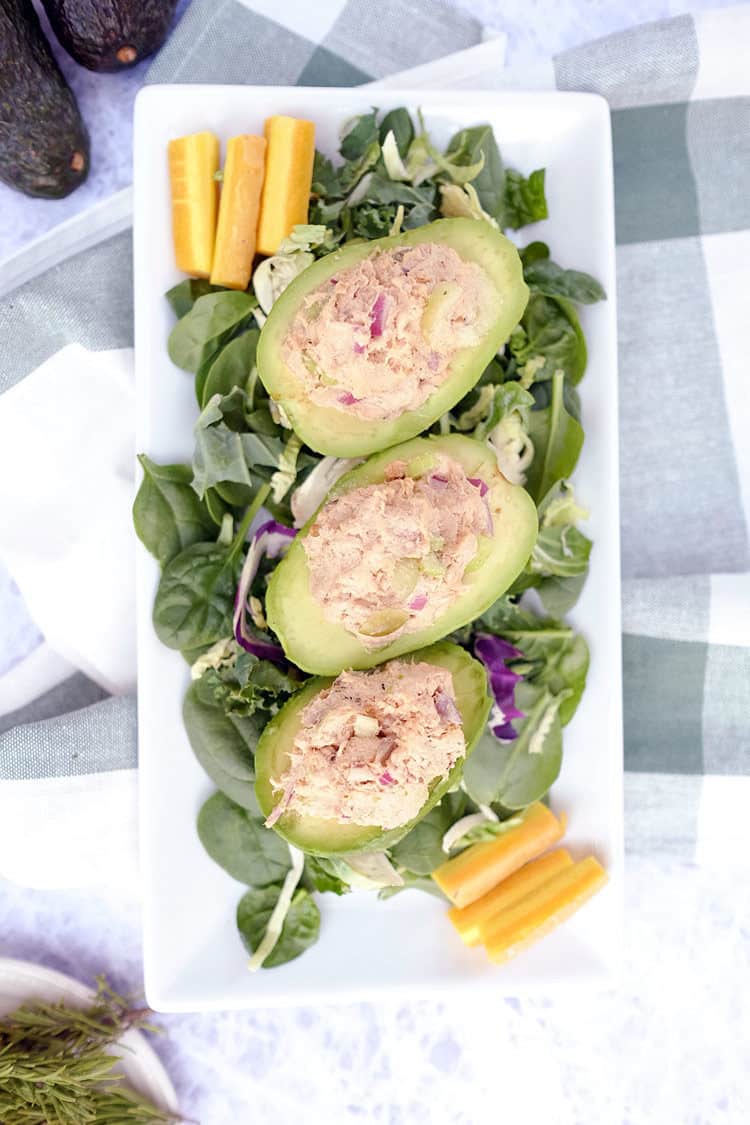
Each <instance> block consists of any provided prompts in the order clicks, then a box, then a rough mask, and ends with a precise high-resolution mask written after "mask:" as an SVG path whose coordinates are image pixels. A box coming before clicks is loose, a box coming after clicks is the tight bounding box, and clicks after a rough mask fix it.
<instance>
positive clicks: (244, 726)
mask: <svg viewBox="0 0 750 1125" xmlns="http://www.w3.org/2000/svg"><path fill="white" fill-rule="evenodd" d="M182 718H183V721H184V723H185V730H186V731H187V736H188V740H189V742H190V745H191V747H192V750H193V753H194V754H195V756H196V758H197V759H198V761H199V762H200V764H201V766H202V767H203V769H204V770H205V771H206V773H207V774H208V776H209V777H210V778H211V780H212V781H213V783H214V785H217V786H218V787H219V789H220V790H221V791H222V793H224V794H225V795H226V796H227V797H229V798H230V799H231V800H232V801H233V802H234V803H235V804H236V805H240V806H241V807H242V808H244V809H248V810H249V811H251V812H253V813H255V814H256V815H260V809H259V808H258V802H257V800H256V798H255V790H254V788H253V782H254V781H255V747H256V746H257V744H258V738H259V737H260V732H261V727H260V724H259V723H258V722H257V720H255V719H243V718H239V717H237V716H235V715H228V714H226V713H225V712H224V711H223V709H222V708H221V707H220V706H217V705H216V704H215V703H214V702H211V701H206V700H205V699H202V698H201V697H200V694H199V691H198V686H197V684H196V683H193V684H191V685H190V687H189V688H188V691H187V694H186V696H185V701H184V703H183V708H182Z"/></svg>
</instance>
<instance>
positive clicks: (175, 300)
mask: <svg viewBox="0 0 750 1125" xmlns="http://www.w3.org/2000/svg"><path fill="white" fill-rule="evenodd" d="M220 289H221V286H220V285H212V284H211V282H210V281H208V280H207V279H206V278H203V277H188V278H186V279H185V280H184V281H180V282H179V283H178V284H177V285H173V286H172V288H171V289H169V290H168V291H167V293H166V298H167V300H168V301H169V303H170V305H171V306H172V309H173V310H174V312H175V313H176V315H177V316H178V317H183V316H186V315H187V314H188V313H189V312H190V310H191V309H192V307H193V305H194V304H195V302H196V301H197V300H198V298H199V297H205V295H206V293H218V292H219V290H220Z"/></svg>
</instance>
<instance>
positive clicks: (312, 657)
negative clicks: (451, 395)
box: [266, 434, 537, 676]
mask: <svg viewBox="0 0 750 1125" xmlns="http://www.w3.org/2000/svg"><path fill="white" fill-rule="evenodd" d="M440 453H442V454H444V455H446V456H448V457H450V458H452V459H453V460H454V461H458V462H459V463H460V464H461V465H462V466H463V468H464V470H465V472H466V475H467V477H472V478H479V479H481V480H483V481H484V482H485V484H486V485H487V487H488V489H489V491H488V492H487V494H486V497H485V499H486V500H487V503H488V505H489V508H490V512H491V514H492V522H493V533H492V536H491V537H490V536H487V537H485V536H482V537H481V539H480V546H479V551H478V553H477V556H476V558H475V559H474V561H473V562H471V563H470V564H469V566H468V567H467V569H466V571H465V573H464V588H463V591H462V592H461V593H460V594H459V595H458V597H457V598H456V599H455V601H454V602H453V605H452V606H451V608H450V611H449V612H448V613H446V614H444V615H443V616H442V617H439V618H438V619H437V620H436V621H434V622H433V623H432V624H431V625H429V626H428V627H427V628H424V629H419V630H416V631H414V632H411V633H403V634H402V635H401V636H399V637H397V638H396V639H395V640H393V641H391V643H390V644H387V645H384V646H383V647H381V648H377V649H367V648H365V647H364V645H363V644H362V642H361V641H360V640H359V638H358V637H357V636H355V635H354V634H353V633H350V632H349V631H348V630H347V629H345V628H344V627H343V626H342V625H339V624H335V623H333V622H331V621H329V620H327V618H326V617H324V615H323V610H322V607H321V605H320V603H319V602H318V601H317V600H316V599H315V597H314V596H313V592H312V590H311V588H310V573H309V570H308V566H307V556H306V554H305V549H304V541H305V537H306V535H307V534H308V532H309V530H310V527H311V526H312V524H313V523H314V521H315V519H316V516H317V513H316V514H315V515H314V516H313V517H312V519H310V520H308V522H307V523H306V524H305V526H304V527H303V528H302V530H301V531H300V532H299V534H298V535H297V537H296V539H295V540H294V542H293V543H292V546H291V547H290V548H289V551H288V552H287V554H286V556H285V558H284V559H282V561H281V562H280V563H279V565H278V566H277V567H276V569H275V570H274V572H273V574H272V576H271V579H270V582H269V584H268V592H267V595H266V616H267V618H268V622H269V624H270V626H271V628H272V629H273V631H274V632H275V633H276V635H277V636H278V637H279V639H280V641H281V643H282V645H283V647H284V651H285V653H286V655H287V656H288V658H289V659H290V660H291V661H292V662H293V663H294V664H296V665H297V666H298V667H299V668H304V670H305V671H306V672H314V673H317V674H318V675H324V676H334V675H336V674H337V673H339V672H340V671H342V669H344V668H372V667H373V666H374V665H375V664H380V663H381V662H382V661H384V660H390V659H392V658H393V657H394V656H400V655H401V654H402V653H405V652H411V651H413V650H414V649H418V648H422V647H424V646H425V645H430V644H432V643H433V642H434V641H438V640H440V638H441V637H445V636H446V635H447V634H448V633H452V632H453V630H454V629H458V628H460V627H461V626H462V625H467V624H468V623H469V622H470V621H473V620H474V618H475V617H479V615H480V614H482V613H484V611H485V610H486V609H489V607H490V606H491V605H492V603H493V602H494V601H496V600H497V598H499V597H500V595H501V594H503V593H504V592H505V590H507V589H508V587H509V586H510V584H511V583H512V582H513V580H514V579H515V578H516V577H517V575H518V574H519V573H520V572H521V570H522V569H523V567H524V566H525V564H526V561H527V559H528V557H529V555H530V554H531V550H532V548H533V546H534V543H535V541H536V535H537V514H536V507H535V505H534V502H533V500H532V499H531V497H530V496H529V494H528V493H527V492H526V491H525V489H523V488H521V486H520V485H515V484H509V483H508V481H507V480H506V479H505V477H504V476H503V475H502V473H501V472H500V470H499V469H498V467H497V463H496V460H495V455H494V453H493V452H492V450H491V449H490V447H489V446H488V445H483V444H481V443H480V442H478V441H474V439H473V438H468V437H463V436H462V435H461V434H447V435H445V436H444V437H437V436H433V437H427V438H413V439H412V440H411V441H407V442H404V443H403V444H402V445H398V446H395V447H394V448H393V449H388V450H386V451H385V452H384V453H378V454H375V455H374V456H373V457H370V458H369V459H368V460H367V461H366V462H365V464H364V465H360V466H359V467H358V468H356V469H353V470H352V471H351V472H349V473H347V474H346V475H345V476H343V477H342V478H341V480H339V481H338V482H337V483H336V485H334V487H333V488H332V489H331V491H330V492H329V493H328V495H327V497H326V499H325V500H324V502H323V505H322V506H321V507H325V504H327V503H328V502H329V501H331V500H333V499H335V498H336V497H337V496H341V495H342V494H343V493H345V492H349V491H351V490H352V489H356V488H363V487H364V486H366V485H370V484H376V483H379V482H381V481H383V480H384V479H385V475H386V469H387V468H388V466H389V465H390V464H392V462H394V461H406V462H407V464H409V465H410V466H414V467H415V468H417V467H418V468H419V469H420V470H421V471H418V472H417V471H413V472H412V475H415V476H424V475H427V474H429V473H430V471H431V469H432V468H433V466H434V464H435V462H436V457H437V455H438V454H440ZM320 510H321V509H320V508H319V509H318V511H320ZM331 565H332V566H336V565H337V563H336V557H335V554H333V555H332V558H331Z"/></svg>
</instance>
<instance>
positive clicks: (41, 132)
mask: <svg viewBox="0 0 750 1125" xmlns="http://www.w3.org/2000/svg"><path fill="white" fill-rule="evenodd" d="M71 162H72V163H71ZM79 165H80V166H79ZM88 171H89V135H88V132H87V131H86V126H85V125H84V123H83V119H82V118H81V114H80V111H79V109H78V103H77V102H76V99H75V96H74V94H73V91H72V90H71V89H70V86H68V84H67V82H66V81H65V79H64V77H63V74H62V71H61V70H60V68H59V66H58V65H57V63H56V61H55V59H54V56H53V54H52V52H51V50H50V48H49V44H48V43H47V40H46V39H45V38H44V34H43V32H42V28H41V25H40V23H39V19H38V17H37V14H36V12H35V11H34V8H33V7H32V4H31V0H0V180H2V181H3V182H4V183H6V184H8V185H9V186H10V187H12V188H15V189H16V190H17V191H22V192H24V193H25V194H26V195H33V196H38V197H40V198H42V199H61V198H62V197H63V196H65V195H70V193H71V192H72V191H75V189H76V188H77V187H79V185H80V184H82V183H83V181H84V180H85V179H86V176H87V175H88Z"/></svg>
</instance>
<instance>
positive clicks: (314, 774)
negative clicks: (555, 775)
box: [266, 660, 466, 829]
mask: <svg viewBox="0 0 750 1125" xmlns="http://www.w3.org/2000/svg"><path fill="white" fill-rule="evenodd" d="M465 752H466V742H465V739H464V733H463V727H462V725H461V716H460V714H459V711H458V708H457V707H456V701H455V697H454V693H453V681H452V679H451V674H450V672H449V671H448V670H447V669H445V668H438V667H435V666H434V665H432V664H427V663H419V664H413V663H408V662H407V661H403V660H392V661H391V662H390V663H389V664H385V665H383V667H382V668H375V669H373V670H372V671H371V672H342V673H341V675H340V676H338V677H337V678H336V679H335V680H334V682H333V683H332V684H331V686H330V687H329V688H327V689H326V690H325V691H321V692H320V694H319V695H317V696H316V697H315V698H314V699H313V700H312V702H310V703H308V705H307V707H305V708H304V709H303V711H302V712H301V714H300V725H299V730H298V732H297V734H296V736H295V739H294V744H293V748H292V751H291V753H290V755H289V762H288V765H287V767H286V769H285V771H284V773H283V774H282V776H281V777H278V778H272V784H273V786H274V789H276V790H281V797H280V798H279V800H278V802H277V804H276V806H275V807H274V809H273V811H272V812H271V814H270V816H269V817H268V819H267V821H266V824H267V825H268V826H269V827H271V825H273V824H274V823H275V822H276V821H277V820H278V818H279V817H280V816H282V815H283V814H285V813H287V812H294V813H298V814H299V815H301V816H305V817H321V818H322V819H324V820H335V821H337V822H339V823H344V824H346V823H352V824H361V825H377V826H378V827H381V828H385V829H389V828H398V827H400V826H401V825H403V824H407V823H408V822H409V821H410V820H413V819H414V817H415V816H417V815H418V813H419V811H420V810H421V808H422V806H423V805H424V804H425V802H426V801H427V798H428V797H429V794H430V784H431V782H433V781H434V780H435V779H436V778H444V777H446V776H447V775H448V773H449V772H450V770H451V769H452V768H453V766H454V765H455V764H456V762H457V761H458V760H459V758H461V757H463V755H464V754H465Z"/></svg>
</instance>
